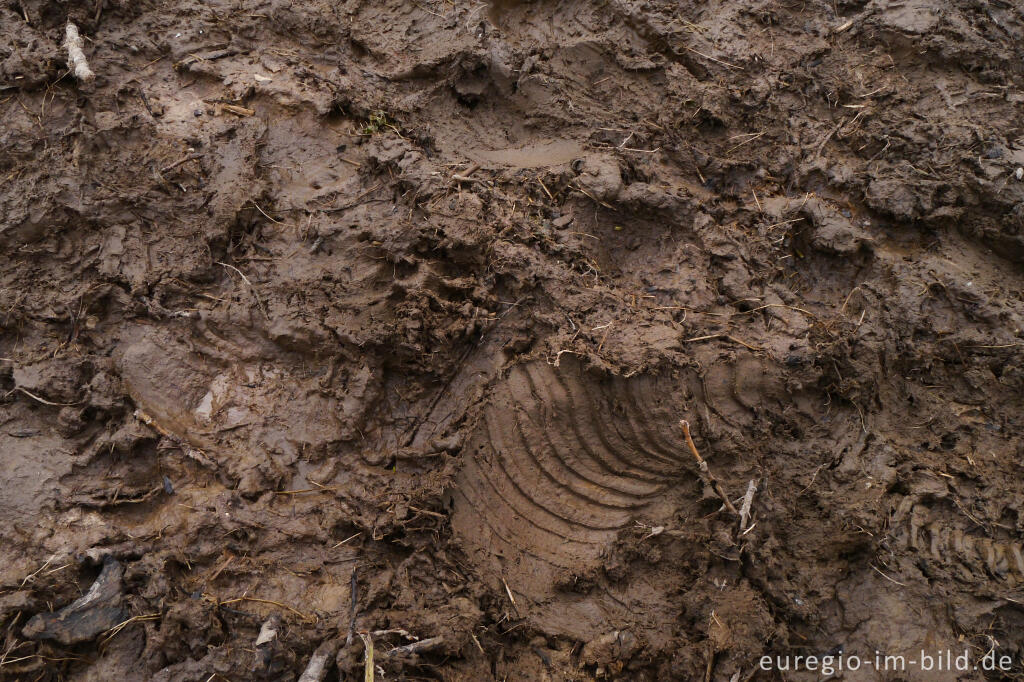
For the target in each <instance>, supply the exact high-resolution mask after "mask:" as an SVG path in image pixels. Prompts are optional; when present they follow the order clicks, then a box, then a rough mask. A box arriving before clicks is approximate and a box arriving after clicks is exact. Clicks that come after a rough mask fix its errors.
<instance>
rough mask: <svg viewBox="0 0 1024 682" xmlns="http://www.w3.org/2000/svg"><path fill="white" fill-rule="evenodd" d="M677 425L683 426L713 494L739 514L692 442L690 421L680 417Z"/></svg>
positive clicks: (727, 507)
mask: <svg viewBox="0 0 1024 682" xmlns="http://www.w3.org/2000/svg"><path fill="white" fill-rule="evenodd" d="M679 425H680V426H681V427H683V435H685V436H686V444H687V445H689V446H690V452H692V453H693V456H694V457H695V458H696V459H697V466H698V467H699V468H700V471H701V473H702V474H704V479H705V480H706V481H707V482H708V484H709V485H710V486H711V489H712V490H714V491H715V494H716V495H718V496H719V497H720V498H722V502H724V503H725V508H726V509H728V510H729V511H730V512H731V513H732V514H733V515H736V514H739V512H738V511H736V507H735V506H733V503H732V501H731V500H730V499H729V496H728V495H726V494H725V491H724V490H722V484H721V483H719V482H718V479H717V478H715V476H714V474H712V473H711V469H709V468H708V463H707V462H706V461H704V458H703V457H701V456H700V453H699V452H697V446H696V445H694V444H693V437H692V436H691V435H690V422H688V421H686V420H685V419H680V420H679Z"/></svg>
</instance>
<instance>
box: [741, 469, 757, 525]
mask: <svg viewBox="0 0 1024 682" xmlns="http://www.w3.org/2000/svg"><path fill="white" fill-rule="evenodd" d="M756 492H757V480H756V479H751V480H750V483H748V484H747V494H746V495H744V496H743V504H742V505H741V506H740V525H739V529H740V532H741V533H742V532H743V529H744V526H746V525H747V521H749V520H750V507H751V505H753V504H754V493H756Z"/></svg>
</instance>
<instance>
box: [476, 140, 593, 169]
mask: <svg viewBox="0 0 1024 682" xmlns="http://www.w3.org/2000/svg"><path fill="white" fill-rule="evenodd" d="M583 153H584V148H583V145H581V144H579V143H576V142H572V141H569V140H551V141H547V142H534V143H531V144H525V145H523V146H521V147H509V148H507V149H471V150H468V151H467V152H466V155H467V156H468V157H470V158H471V159H475V160H479V161H484V162H487V163H494V164H500V165H503V166H512V167H514V168H541V167H544V166H557V165H560V164H563V163H569V162H571V161H572V160H573V159H577V158H579V157H580V156H581V155H582V154H583Z"/></svg>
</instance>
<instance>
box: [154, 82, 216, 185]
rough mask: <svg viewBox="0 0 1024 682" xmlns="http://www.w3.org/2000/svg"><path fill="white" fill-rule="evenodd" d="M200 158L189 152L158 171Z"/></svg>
mask: <svg viewBox="0 0 1024 682" xmlns="http://www.w3.org/2000/svg"><path fill="white" fill-rule="evenodd" d="M140 92H141V91H140ZM201 158H203V155H202V154H189V155H188V156H186V157H184V158H181V159H178V160H177V161H175V162H174V163H172V164H171V165H169V166H164V167H163V168H161V169H160V172H161V173H166V172H167V171H172V170H174V169H175V168H177V167H178V166H180V165H182V164H183V163H188V162H189V161H195V160H196V159H201Z"/></svg>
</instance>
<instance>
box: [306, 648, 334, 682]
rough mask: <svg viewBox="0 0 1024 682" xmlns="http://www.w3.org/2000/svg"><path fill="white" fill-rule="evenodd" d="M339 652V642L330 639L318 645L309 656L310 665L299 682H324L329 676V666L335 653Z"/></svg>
mask: <svg viewBox="0 0 1024 682" xmlns="http://www.w3.org/2000/svg"><path fill="white" fill-rule="evenodd" d="M337 653H338V642H337V641H336V640H333V639H332V640H328V641H326V642H324V643H323V644H321V645H320V646H318V647H317V648H316V651H314V652H313V655H312V656H310V658H309V665H307V666H306V669H305V670H304V671H303V673H302V675H301V676H300V677H299V679H298V682H323V679H324V678H325V677H327V668H328V664H329V663H330V662H331V660H333V659H334V656H335V654H337Z"/></svg>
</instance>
